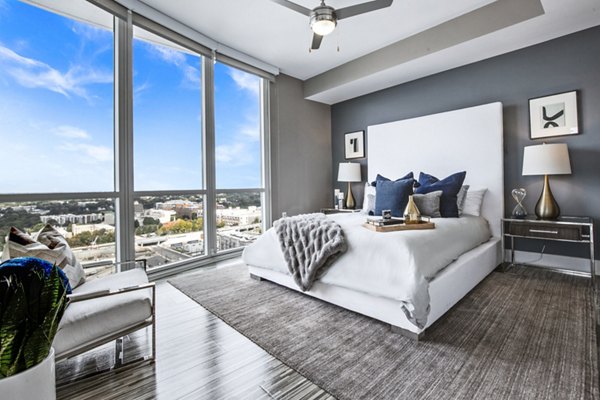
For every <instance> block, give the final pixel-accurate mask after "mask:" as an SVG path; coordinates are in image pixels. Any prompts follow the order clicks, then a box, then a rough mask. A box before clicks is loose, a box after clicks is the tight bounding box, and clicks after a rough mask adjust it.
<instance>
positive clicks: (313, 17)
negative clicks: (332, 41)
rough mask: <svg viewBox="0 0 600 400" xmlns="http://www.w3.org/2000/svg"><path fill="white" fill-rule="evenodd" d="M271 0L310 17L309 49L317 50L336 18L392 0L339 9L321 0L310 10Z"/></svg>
mask: <svg viewBox="0 0 600 400" xmlns="http://www.w3.org/2000/svg"><path fill="white" fill-rule="evenodd" d="M271 1H273V2H274V3H277V4H279V5H282V6H284V7H287V8H289V9H290V10H294V11H296V12H299V13H300V14H303V15H306V16H307V17H309V18H310V28H311V29H312V31H313V39H312V44H311V46H310V48H311V50H317V49H318V48H319V46H321V41H322V40H323V36H326V35H329V34H330V33H331V32H333V30H334V29H335V27H336V25H337V22H338V20H340V19H344V18H348V17H353V16H355V15H359V14H364V13H367V12H370V11H375V10H379V9H380V8H385V7H389V6H391V5H392V2H393V1H394V0H374V1H369V2H367V3H360V4H355V5H353V6H349V7H344V8H340V9H339V10H336V9H335V8H333V7H331V6H328V5H327V4H325V0H321V5H319V6H317V7H315V8H313V9H312V10H309V9H308V8H306V7H303V6H301V5H299V4H296V3H292V2H291V1H288V0H271Z"/></svg>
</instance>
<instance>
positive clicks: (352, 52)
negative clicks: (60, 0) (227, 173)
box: [142, 0, 493, 80]
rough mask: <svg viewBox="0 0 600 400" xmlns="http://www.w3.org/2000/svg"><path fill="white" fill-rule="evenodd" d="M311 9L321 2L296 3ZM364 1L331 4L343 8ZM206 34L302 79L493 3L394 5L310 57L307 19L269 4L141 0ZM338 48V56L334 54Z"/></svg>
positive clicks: (421, 0)
mask: <svg viewBox="0 0 600 400" xmlns="http://www.w3.org/2000/svg"><path fill="white" fill-rule="evenodd" d="M294 1H295V2H296V3H298V4H300V5H303V6H304V7H306V8H310V9H312V8H314V7H316V6H317V5H318V4H319V0H294ZM364 1H366V0H329V1H327V4H328V5H331V6H333V7H334V8H342V7H346V6H349V5H353V4H358V3H362V2H364ZM142 2H143V3H145V4H147V5H149V6H152V7H153V8H155V9H157V10H158V11H161V12H162V13H164V14H167V15H169V16H170V17H172V18H174V19H176V20H178V21H179V22H182V23H183V24H185V25H188V26H189V27H191V28H194V29H195V30H198V31H200V32H201V33H203V34H204V35H206V36H208V37H210V38H212V39H214V40H216V41H217V42H219V43H223V44H226V45H228V46H230V47H233V48H235V49H237V50H240V51H242V52H244V53H246V54H249V55H251V56H254V57H256V58H258V59H261V60H263V61H265V62H267V63H269V64H272V65H275V66H277V67H278V68H279V69H280V70H281V72H283V73H285V74H287V75H291V76H293V77H296V78H299V79H302V80H305V79H307V78H310V77H312V76H314V75H317V74H320V73H322V72H324V71H327V70H329V69H331V68H333V67H336V66H338V65H341V64H344V63H346V62H348V61H350V60H353V59H355V58H357V57H360V56H362V55H365V54H367V53H370V52H371V51H373V50H376V49H378V48H380V47H383V46H386V45H388V44H391V43H393V42H396V41H398V40H401V39H403V38H405V37H407V36H410V35H412V34H415V33H417V32H420V31H422V30H425V29H427V28H430V27H432V26H435V25H438V24H440V23H442V22H444V21H446V20H448V19H451V18H454V17H457V16H459V15H461V14H464V13H466V12H468V11H472V10H474V9H476V8H479V7H481V6H483V5H485V4H488V3H492V2H493V0H452V1H447V0H445V1H442V0H395V1H394V3H393V4H392V5H391V6H390V7H388V8H385V9H381V10H377V11H373V12H371V13H368V14H363V15H358V16H355V17H352V18H348V19H344V20H341V21H339V23H338V26H337V28H336V30H335V31H334V33H333V34H331V35H329V36H327V37H325V38H324V39H323V43H322V45H321V48H320V49H319V50H317V51H313V52H309V51H308V49H309V46H310V41H311V39H312V32H311V30H310V27H309V25H308V17H306V16H304V15H302V14H299V13H297V12H294V11H292V10H290V9H287V8H285V7H282V6H280V5H278V4H275V3H273V2H271V1H270V0H252V1H248V0H218V1H197V0H170V1H164V0H142ZM338 44H339V47H340V51H339V52H337V46H338Z"/></svg>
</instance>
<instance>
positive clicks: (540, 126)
mask: <svg viewBox="0 0 600 400" xmlns="http://www.w3.org/2000/svg"><path fill="white" fill-rule="evenodd" d="M578 133H580V132H579V123H578V118H577V91H572V92H565V93H558V94H553V95H551V96H545V97H537V98H534V99H529V135H530V137H531V139H541V138H547V137H553V136H563V135H576V134H578Z"/></svg>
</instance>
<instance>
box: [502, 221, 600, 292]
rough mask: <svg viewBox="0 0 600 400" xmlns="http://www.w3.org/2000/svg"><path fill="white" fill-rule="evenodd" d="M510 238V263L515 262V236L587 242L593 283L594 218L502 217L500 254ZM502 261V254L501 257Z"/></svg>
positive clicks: (593, 281) (594, 275)
mask: <svg viewBox="0 0 600 400" xmlns="http://www.w3.org/2000/svg"><path fill="white" fill-rule="evenodd" d="M506 238H510V265H514V263H515V238H523V239H538V240H554V241H558V242H571V243H587V244H589V246H590V273H591V276H592V285H594V283H595V277H596V274H595V268H594V262H595V260H594V220H593V219H592V218H590V217H559V218H558V219H557V220H552V221H549V220H539V219H536V217H527V218H525V219H515V218H502V254H503V255H504V249H505V245H504V241H505V240H506ZM502 261H504V256H503V257H502Z"/></svg>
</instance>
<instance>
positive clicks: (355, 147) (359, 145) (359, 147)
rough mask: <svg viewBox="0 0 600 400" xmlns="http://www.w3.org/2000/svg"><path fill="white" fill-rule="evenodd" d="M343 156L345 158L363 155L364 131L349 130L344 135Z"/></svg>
mask: <svg viewBox="0 0 600 400" xmlns="http://www.w3.org/2000/svg"><path fill="white" fill-rule="evenodd" d="M344 157H345V158H346V160H354V159H357V158H364V157H365V131H355V132H349V133H346V134H345V135H344Z"/></svg>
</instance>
